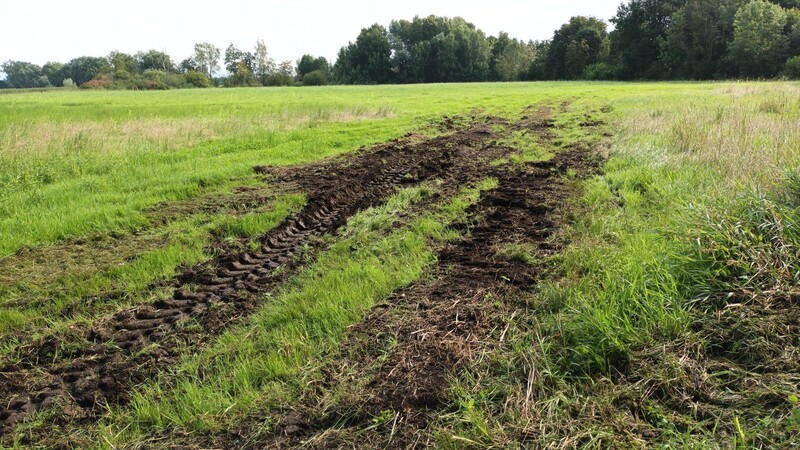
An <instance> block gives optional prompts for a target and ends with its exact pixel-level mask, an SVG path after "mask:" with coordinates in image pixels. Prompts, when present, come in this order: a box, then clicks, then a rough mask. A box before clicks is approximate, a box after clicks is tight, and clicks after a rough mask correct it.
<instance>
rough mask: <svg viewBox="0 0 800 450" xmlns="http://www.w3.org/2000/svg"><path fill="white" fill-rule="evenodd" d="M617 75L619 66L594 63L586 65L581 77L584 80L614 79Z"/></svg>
mask: <svg viewBox="0 0 800 450" xmlns="http://www.w3.org/2000/svg"><path fill="white" fill-rule="evenodd" d="M618 76H619V67H617V66H614V65H611V64H608V63H595V64H591V65H589V66H587V67H586V70H584V71H583V78H584V79H586V80H614V79H616V78H618Z"/></svg>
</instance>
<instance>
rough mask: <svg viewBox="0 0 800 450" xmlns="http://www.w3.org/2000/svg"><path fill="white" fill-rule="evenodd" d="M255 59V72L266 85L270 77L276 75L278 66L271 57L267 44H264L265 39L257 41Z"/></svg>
mask: <svg viewBox="0 0 800 450" xmlns="http://www.w3.org/2000/svg"><path fill="white" fill-rule="evenodd" d="M253 58H254V62H253V72H254V74H255V76H256V78H258V79H259V81H260V82H261V84H264V85H266V84H267V83H268V80H269V77H270V76H271V75H272V74H273V73H275V69H276V66H275V60H274V59H272V57H271V56H270V55H269V50H268V49H267V44H265V43H264V40H263V39H259V40H257V41H256V48H255V52H254V54H253Z"/></svg>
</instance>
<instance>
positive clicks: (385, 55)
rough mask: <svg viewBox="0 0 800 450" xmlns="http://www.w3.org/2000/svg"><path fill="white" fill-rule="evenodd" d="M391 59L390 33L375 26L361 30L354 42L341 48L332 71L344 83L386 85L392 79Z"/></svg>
mask: <svg viewBox="0 0 800 450" xmlns="http://www.w3.org/2000/svg"><path fill="white" fill-rule="evenodd" d="M391 57H392V46H391V43H390V42H389V33H388V32H387V31H386V28H384V27H382V26H380V25H378V24H375V25H372V26H371V27H369V28H364V29H362V30H361V33H360V34H359V35H358V38H356V42H351V43H349V44H348V45H347V46H345V47H342V49H341V50H340V51H339V58H338V59H337V61H336V65H335V66H334V71H335V73H336V76H337V77H338V78H339V79H340V80H341V81H342V82H343V83H348V84H381V83H388V82H390V81H391V80H392V61H391Z"/></svg>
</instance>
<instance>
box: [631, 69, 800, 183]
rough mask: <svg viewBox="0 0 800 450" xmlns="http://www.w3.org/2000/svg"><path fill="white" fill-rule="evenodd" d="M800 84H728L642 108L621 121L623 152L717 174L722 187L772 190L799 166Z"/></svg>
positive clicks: (654, 162)
mask: <svg viewBox="0 0 800 450" xmlns="http://www.w3.org/2000/svg"><path fill="white" fill-rule="evenodd" d="M799 99H800V85H791V84H771V85H758V86H753V85H748V86H741V87H740V86H728V87H725V88H719V89H717V90H716V91H715V94H714V97H711V98H706V97H698V98H690V99H685V101H683V102H681V103H676V104H673V105H670V104H669V103H662V104H659V105H654V106H655V107H654V108H652V109H651V108H642V110H641V111H640V112H638V113H637V114H635V115H632V116H629V117H626V118H624V119H623V120H622V123H621V133H620V136H621V138H620V139H621V141H622V142H623V145H620V146H619V148H620V149H622V151H623V152H625V151H626V150H625V149H626V148H629V150H630V151H631V152H636V153H637V154H639V155H642V154H646V155H648V156H649V157H650V159H651V163H653V164H664V163H669V164H675V165H677V166H701V167H703V168H708V169H711V170H713V171H716V172H717V174H718V176H716V177H715V179H716V180H717V182H718V183H719V187H720V188H722V189H728V188H735V187H737V186H741V185H748V186H751V187H756V188H759V189H771V188H773V187H774V183H775V181H776V180H778V179H779V178H781V177H782V172H783V171H784V170H785V169H787V168H790V167H793V166H796V165H797V164H800V160H799V159H798V155H800V100H799Z"/></svg>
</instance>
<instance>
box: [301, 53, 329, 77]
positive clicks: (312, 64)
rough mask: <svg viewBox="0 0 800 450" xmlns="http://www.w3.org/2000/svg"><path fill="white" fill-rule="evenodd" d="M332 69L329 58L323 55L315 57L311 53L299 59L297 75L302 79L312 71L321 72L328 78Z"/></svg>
mask: <svg viewBox="0 0 800 450" xmlns="http://www.w3.org/2000/svg"><path fill="white" fill-rule="evenodd" d="M330 69H331V66H330V64H329V63H328V60H327V59H325V58H324V57H322V56H320V57H319V58H315V57H313V56H311V55H303V57H302V58H300V60H299V61H297V77H298V78H300V79H302V78H303V77H304V76H305V75H306V74H309V73H311V72H320V74H322V75H324V76H325V78H327V77H328V74H329V73H330Z"/></svg>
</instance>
